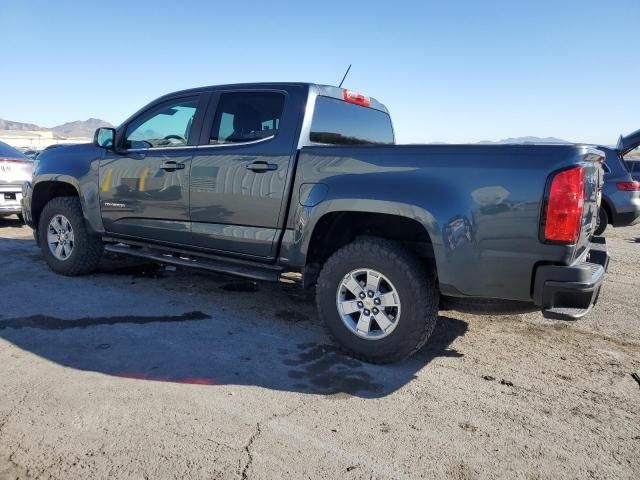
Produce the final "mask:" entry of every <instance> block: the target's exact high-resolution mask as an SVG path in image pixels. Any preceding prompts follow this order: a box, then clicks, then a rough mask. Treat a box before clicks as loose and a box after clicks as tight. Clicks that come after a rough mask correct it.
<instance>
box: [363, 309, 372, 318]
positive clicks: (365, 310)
mask: <svg viewBox="0 0 640 480" xmlns="http://www.w3.org/2000/svg"><path fill="white" fill-rule="evenodd" d="M362 313H364V314H365V315H366V316H367V317H368V316H369V315H370V314H371V312H370V311H369V310H367V309H366V308H365V309H364V312H362Z"/></svg>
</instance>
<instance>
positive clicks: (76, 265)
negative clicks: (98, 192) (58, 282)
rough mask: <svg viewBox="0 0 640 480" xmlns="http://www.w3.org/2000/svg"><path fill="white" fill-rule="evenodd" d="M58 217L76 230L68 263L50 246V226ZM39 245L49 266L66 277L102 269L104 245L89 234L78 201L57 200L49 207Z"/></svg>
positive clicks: (42, 219)
mask: <svg viewBox="0 0 640 480" xmlns="http://www.w3.org/2000/svg"><path fill="white" fill-rule="evenodd" d="M56 215H64V216H65V217H66V218H67V219H68V220H69V223H70V224H71V227H72V228H73V235H74V245H73V249H72V250H71V254H70V255H69V257H68V258H66V259H65V260H59V259H57V258H56V257H55V256H54V255H53V253H52V252H51V250H50V249H49V245H48V243H47V232H48V230H49V222H50V221H51V219H52V218H53V217H55V216H56ZM38 225H39V226H38V244H39V246H40V249H41V250H42V255H43V256H44V259H45V260H46V262H47V264H48V265H49V267H50V268H51V270H53V271H54V272H56V273H59V274H61V275H66V276H76V275H86V274H88V273H91V272H94V271H95V270H96V269H97V268H98V264H99V263H100V258H101V257H102V252H103V248H104V247H103V244H102V240H101V239H100V238H99V237H96V236H94V235H91V234H89V232H88V231H87V227H86V225H85V222H84V216H83V215H82V207H81V206H80V199H79V198H78V197H56V198H54V199H53V200H51V201H50V202H49V203H47V204H46V205H45V207H44V209H43V210H42V213H41V214H40V221H39V224H38Z"/></svg>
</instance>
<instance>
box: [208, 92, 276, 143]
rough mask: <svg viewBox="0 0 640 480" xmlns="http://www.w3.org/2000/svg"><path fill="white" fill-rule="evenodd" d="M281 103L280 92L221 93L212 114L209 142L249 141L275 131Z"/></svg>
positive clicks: (271, 134) (267, 135) (266, 136)
mask: <svg viewBox="0 0 640 480" xmlns="http://www.w3.org/2000/svg"><path fill="white" fill-rule="evenodd" d="M283 106H284V95H283V94H281V93H274V92H238V93H223V94H222V95H220V100H219V101H218V109H217V110H216V114H215V116H214V117H213V128H212V129H211V136H210V138H209V144H227V143H243V142H252V141H255V140H260V139H262V138H268V137H272V136H274V135H276V134H277V133H278V129H279V128H280V119H281V117H282V109H283Z"/></svg>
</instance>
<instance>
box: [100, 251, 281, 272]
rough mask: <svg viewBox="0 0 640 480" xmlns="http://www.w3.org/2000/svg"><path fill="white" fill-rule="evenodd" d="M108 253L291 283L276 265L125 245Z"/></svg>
mask: <svg viewBox="0 0 640 480" xmlns="http://www.w3.org/2000/svg"><path fill="white" fill-rule="evenodd" d="M104 249H105V250H106V251H107V252H112V253H118V254H121V255H131V256H133V257H139V258H144V259H147V260H150V261H152V262H157V263H162V264H168V265H176V266H179V267H187V268H198V269H201V270H209V271H211V272H216V273H225V274H228V275H235V276H237V277H244V278H251V279H254V280H266V281H269V282H278V281H280V280H282V281H285V282H286V281H291V280H289V279H288V278H286V277H283V278H281V274H282V273H283V272H284V269H283V268H281V267H277V266H274V265H259V264H257V265H254V264H250V263H249V262H245V261H242V262H240V261H238V262H236V261H233V260H230V261H227V260H218V259H211V258H205V257H199V256H195V255H191V254H186V253H177V252H176V253H173V252H169V251H163V250H153V249H151V248H148V247H141V248H132V247H130V246H128V245H125V244H122V243H121V244H117V245H116V244H110V243H108V244H106V245H105V246H104Z"/></svg>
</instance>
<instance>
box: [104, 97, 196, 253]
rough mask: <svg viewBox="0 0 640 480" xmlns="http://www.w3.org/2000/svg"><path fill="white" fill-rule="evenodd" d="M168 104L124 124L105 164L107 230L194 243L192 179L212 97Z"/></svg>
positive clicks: (186, 99)
mask: <svg viewBox="0 0 640 480" xmlns="http://www.w3.org/2000/svg"><path fill="white" fill-rule="evenodd" d="M204 97H206V98H203V96H200V95H189V96H184V97H179V98H174V99H172V100H168V101H166V102H163V103H161V104H158V105H156V106H152V107H151V108H150V109H149V110H146V111H144V112H143V113H141V114H140V115H139V116H138V117H136V118H134V119H133V120H132V121H131V122H129V123H128V124H127V125H126V126H125V130H124V133H123V135H122V138H121V139H119V142H120V145H119V148H117V149H116V150H115V151H110V150H109V151H107V152H106V154H105V157H104V158H103V159H102V160H101V162H100V172H99V181H100V183H99V188H100V206H101V212H102V220H103V223H104V226H105V229H106V230H107V232H110V233H115V234H119V235H126V236H131V237H139V238H143V239H148V240H156V241H164V242H170V243H189V241H190V239H191V237H190V231H191V228H190V222H189V175H190V167H191V159H192V157H193V153H194V150H195V144H196V143H197V137H198V134H199V132H200V129H199V124H200V123H201V120H202V116H203V112H204V110H205V108H206V103H207V100H208V95H206V96H204Z"/></svg>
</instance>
